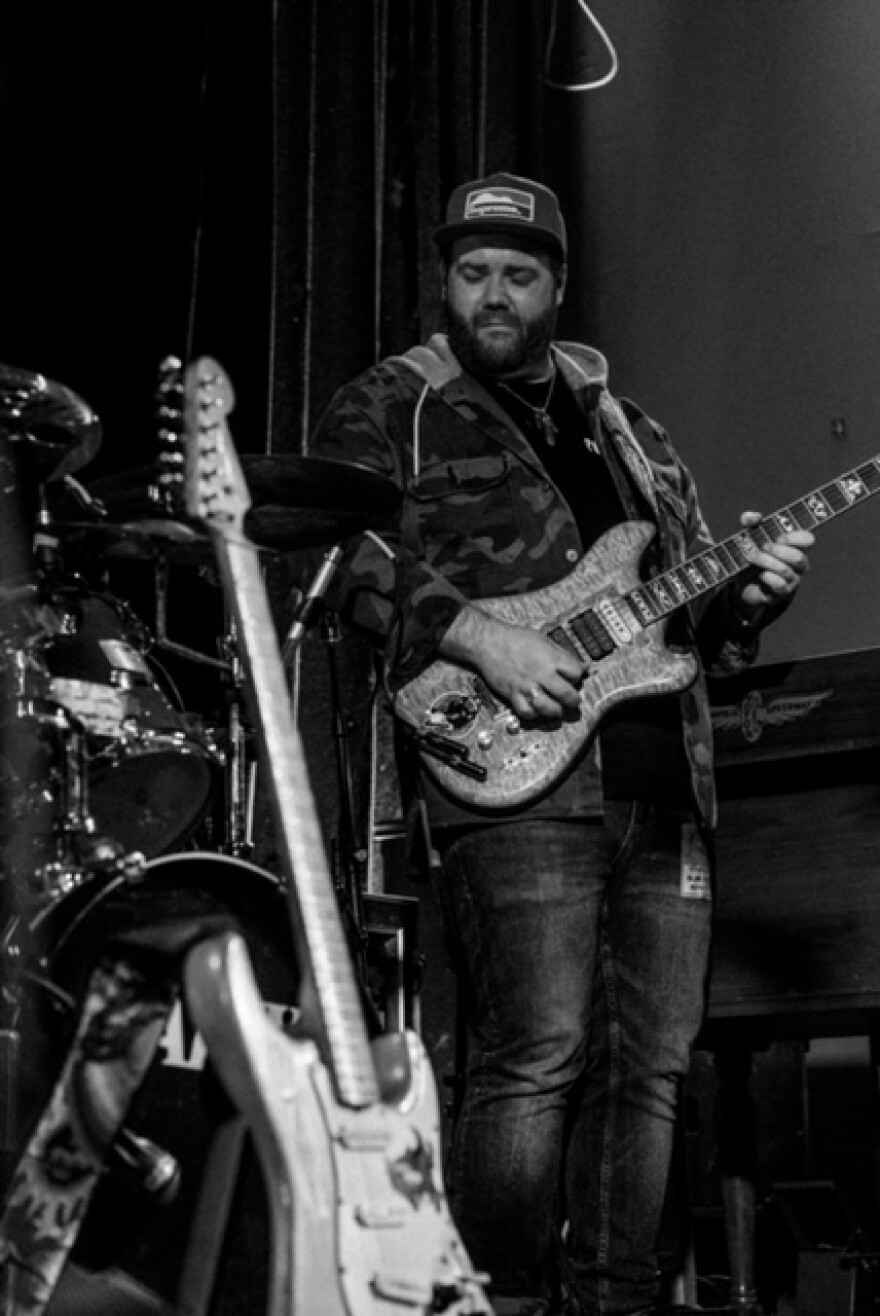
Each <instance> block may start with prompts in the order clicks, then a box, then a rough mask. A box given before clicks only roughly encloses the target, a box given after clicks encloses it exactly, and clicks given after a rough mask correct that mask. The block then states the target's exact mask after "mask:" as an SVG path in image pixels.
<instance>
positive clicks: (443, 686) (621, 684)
mask: <svg viewBox="0 0 880 1316" xmlns="http://www.w3.org/2000/svg"><path fill="white" fill-rule="evenodd" d="M653 535H654V528H653V526H651V525H650V524H649V523H648V522H645V521H629V522H624V523H623V524H621V525H618V526H614V527H613V528H612V529H611V530H609V531H608V532H607V533H606V534H605V535H603V536H602V537H601V539H599V540H597V542H596V543H595V545H594V546H593V547H592V549H591V550H590V551H589V553H587V554H585V556H584V557H583V558H582V559H581V561H580V562H579V563H578V564H577V566H576V567H575V569H574V571H572V572H571V574H570V575H568V576H565V577H564V578H563V579H562V580H560V581H557V582H556V583H555V584H553V585H549V586H547V587H546V588H544V589H540V590H534V591H532V592H531V593H528V594H518V595H509V596H506V597H500V598H491V599H480V600H479V601H478V602H477V606H479V607H480V608H482V609H483V610H484V611H485V612H488V613H490V614H491V615H492V616H493V617H498V618H500V619H501V620H502V621H507V622H512V623H514V624H516V625H519V626H531V627H533V628H534V629H535V630H540V631H544V632H548V633H549V632H552V631H553V629H554V628H556V627H559V626H561V625H562V626H564V625H565V623H567V622H569V621H570V620H571V619H572V618H574V617H576V616H578V615H581V614H583V613H584V612H585V611H587V610H589V609H601V608H602V605H603V604H604V603H605V602H607V601H617V600H619V599H621V598H622V596H623V595H624V594H627V593H629V592H630V591H632V590H634V589H635V588H636V587H637V586H638V585H639V584H640V580H639V572H638V568H639V563H640V561H641V558H642V555H643V553H644V551H645V548H646V547H647V545H648V544H649V543H650V541H651V539H652V538H653ZM665 634H666V627H665V625H663V624H657V625H654V626H646V627H640V628H638V629H636V630H634V631H633V632H632V633H631V635H630V637H629V638H628V640H627V641H626V642H623V643H619V644H617V645H616V646H615V647H614V648H613V650H612V652H611V653H609V654H608V655H607V656H606V657H604V658H600V659H598V660H590V661H589V669H588V675H587V678H586V680H585V681H584V683H583V686H582V687H581V707H580V710H579V713H578V715H577V716H576V717H573V718H570V719H566V720H563V721H561V722H542V721H536V722H522V723H521V722H520V721H519V719H518V718H517V717H516V715H515V714H514V713H513V712H512V710H511V709H509V708H507V707H506V706H505V705H503V704H501V703H500V701H498V700H496V699H495V698H494V696H493V695H492V694H491V693H490V692H489V690H488V689H487V687H486V686H485V684H484V683H483V681H482V680H481V679H480V678H479V677H478V676H477V675H476V674H475V673H474V672H472V671H469V670H466V669H465V668H463V667H459V666H457V665H456V664H454V663H450V662H446V661H445V660H443V659H440V660H438V661H437V662H434V663H432V664H431V665H430V666H429V667H427V668H426V669H425V671H424V672H421V673H420V674H419V675H418V676H417V677H415V678H414V679H413V680H412V681H410V682H408V684H407V685H405V686H404V687H403V688H402V689H401V690H400V691H398V693H397V695H396V697H395V701H394V709H395V712H396V713H397V714H398V715H399V716H400V717H402V718H403V720H404V721H405V722H407V723H409V724H410V725H411V726H412V727H414V728H415V729H416V731H418V732H420V733H430V732H433V733H436V734H439V735H440V736H442V737H444V738H447V739H449V740H451V741H455V742H456V743H457V744H459V745H461V746H463V747H464V748H466V750H467V756H468V761H469V762H470V763H472V764H476V765H479V766H482V767H484V768H485V769H486V776H485V780H483V781H480V780H476V779H474V778H472V777H470V776H466V775H464V774H463V773H461V772H460V771H459V770H457V769H456V768H455V767H454V766H452V764H449V763H446V762H444V761H441V760H439V759H436V758H434V757H433V756H431V755H429V754H427V753H426V754H424V755H423V762H424V765H425V767H426V769H427V770H428V771H429V772H430V773H431V774H432V775H433V776H434V777H435V778H436V779H437V781H438V782H439V783H440V785H441V786H442V787H443V788H444V789H445V790H447V791H448V792H449V794H450V795H453V796H454V797H455V798H456V799H459V800H462V801H463V802H465V803H467V804H470V805H473V806H475V807H477V808H483V809H510V808H515V807H517V806H519V805H522V804H526V803H528V802H530V801H532V800H534V799H536V798H538V797H539V796H540V795H542V794H544V793H545V792H546V791H548V790H549V789H550V788H551V787H552V786H553V785H554V784H555V783H556V782H557V781H558V780H559V779H560V778H561V777H562V776H563V775H564V774H565V773H566V771H567V770H568V769H569V768H570V767H572V765H573V764H574V763H575V762H576V761H577V759H578V758H579V757H580V756H581V754H582V753H583V752H584V751H585V749H586V748H587V746H588V745H589V743H590V741H591V740H592V738H593V736H594V734H595V732H596V730H597V728H598V726H599V723H600V721H601V719H602V718H603V716H604V715H605V714H606V713H608V712H609V711H610V710H611V709H612V708H614V707H616V706H617V705H618V704H622V703H624V702H625V701H627V700H630V699H635V698H638V697H640V696H642V697H644V696H648V695H661V694H674V693H678V692H680V691H682V690H685V689H687V687H688V686H689V685H692V684H693V682H694V680H695V679H696V676H697V663H696V659H695V658H694V656H693V655H692V654H689V653H684V652H676V651H675V650H671V649H669V648H667V646H666V642H665Z"/></svg>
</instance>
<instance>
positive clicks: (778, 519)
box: [551, 457, 880, 660]
mask: <svg viewBox="0 0 880 1316" xmlns="http://www.w3.org/2000/svg"><path fill="white" fill-rule="evenodd" d="M876 493H880V458H878V457H872V458H870V459H869V460H868V461H866V462H863V463H862V465H860V466H856V467H854V468H853V470H851V471H846V472H845V473H844V474H843V475H839V476H838V477H837V478H836V479H834V480H830V481H829V482H828V484H823V485H821V486H820V487H819V488H818V489H814V490H813V491H812V493H808V494H806V495H805V496H804V497H803V498H798V499H797V500H796V501H795V502H793V503H789V505H788V506H787V507H781V508H779V509H778V511H776V512H771V513H770V515H769V516H765V517H764V518H763V519H762V520H761V521H759V522H758V524H757V525H756V526H753V527H751V528H750V529H748V530H746V529H742V530H738V531H737V532H736V533H735V534H733V535H731V536H730V537H729V538H728V539H724V540H722V541H721V543H718V544H714V545H713V546H712V547H711V548H707V549H704V550H703V552H702V553H698V554H697V556H696V557H693V558H690V559H689V560H688V561H687V562H682V563H681V565H680V566H677V567H670V568H669V570H668V571H664V572H662V573H661V574H660V575H659V576H655V577H654V578H653V579H652V580H648V581H644V582H643V583H642V584H641V585H638V586H637V587H636V588H635V589H634V590H630V592H629V593H628V594H626V595H625V596H624V597H623V598H621V599H617V600H613V601H609V602H608V603H606V604H602V605H599V606H597V607H594V608H588V609H586V610H585V611H584V612H582V613H579V614H578V615H577V616H575V617H572V618H571V619H570V620H569V621H568V622H567V623H566V625H565V626H564V627H558V628H556V629H555V630H554V631H553V632H551V635H552V637H553V639H555V640H556V641H557V642H558V643H562V644H566V643H568V644H569V645H570V644H571V636H572V635H573V636H574V638H575V640H576V642H577V645H576V647H577V646H580V648H582V649H583V650H585V651H586V653H587V655H588V656H589V657H590V658H592V659H594V660H598V659H600V658H603V657H604V656H605V655H606V654H608V653H610V652H611V651H612V650H613V649H614V648H615V647H617V645H619V644H621V643H627V642H628V641H629V640H631V639H632V636H633V632H634V631H635V630H638V629H639V628H643V627H645V626H651V625H653V624H654V623H655V622H658V621H662V620H663V618H665V617H668V616H669V615H670V614H671V613H673V612H675V611H676V610H677V609H678V608H681V607H683V606H684V605H685V604H687V603H692V602H693V601H694V600H695V599H698V598H700V596H701V595H703V594H706V593H708V592H709V591H710V590H712V589H715V588H717V587H718V586H719V585H723V584H725V583H726V582H727V581H728V580H731V579H732V578H733V577H734V576H736V575H739V573H740V572H741V571H745V570H746V568H747V567H749V566H750V564H751V562H752V560H753V558H754V555H755V552H756V551H758V550H760V549H762V548H765V547H766V546H767V545H768V544H773V543H776V542H777V541H778V540H779V539H781V538H782V536H783V535H785V534H788V533H790V532H791V531H793V530H815V529H816V527H817V526H820V525H824V523H825V522H826V521H832V520H833V519H834V518H835V517H837V516H840V515H841V514H842V513H843V512H848V511H849V510H850V508H852V507H855V506H856V505H857V504H858V503H862V502H865V501H866V500H867V499H868V498H872V497H873V496H874V494H876ZM566 632H568V633H569V634H566Z"/></svg>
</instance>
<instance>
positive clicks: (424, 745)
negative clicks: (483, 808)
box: [418, 731, 489, 781]
mask: <svg viewBox="0 0 880 1316" xmlns="http://www.w3.org/2000/svg"><path fill="white" fill-rule="evenodd" d="M418 741H419V748H420V749H421V750H422V751H423V752H424V753H425V754H430V756H431V757H432V758H435V759H439V760H440V762H441V763H445V764H446V766H447V767H448V768H452V769H453V771H454V772H460V773H461V774H462V775H463V776H465V777H472V778H473V780H474V781H485V780H486V777H487V776H488V775H489V774H488V769H487V768H484V767H483V766H482V764H480V763H472V762H471V760H470V750H469V749H468V747H467V745H460V744H459V743H458V741H457V740H450V739H449V738H448V737H447V736H440V735H438V734H437V732H436V731H423V732H420V733H419V735H418Z"/></svg>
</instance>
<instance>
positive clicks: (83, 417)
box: [0, 363, 102, 484]
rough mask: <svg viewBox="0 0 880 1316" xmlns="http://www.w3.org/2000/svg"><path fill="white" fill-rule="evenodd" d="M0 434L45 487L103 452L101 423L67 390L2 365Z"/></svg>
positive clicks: (0, 365) (24, 371)
mask: <svg viewBox="0 0 880 1316" xmlns="http://www.w3.org/2000/svg"><path fill="white" fill-rule="evenodd" d="M0 430H2V431H3V433H4V434H6V435H7V437H8V439H9V440H10V442H11V443H12V444H13V445H14V448H15V451H16V454H17V455H18V456H19V457H20V459H21V462H22V465H23V468H24V471H25V473H26V474H27V475H28V476H30V477H31V478H32V479H34V480H35V481H36V482H37V483H40V484H44V483H49V482H50V481H54V480H60V479H62V478H63V477H64V476H65V475H72V474H73V472H74V471H79V470H81V469H82V468H83V466H85V465H86V464H87V463H88V462H90V461H91V460H92V458H93V457H94V456H95V453H96V452H97V451H98V449H99V448H100V446H101V437H102V430H101V422H100V421H99V420H98V417H97V416H96V415H95V413H94V411H93V410H92V409H91V407H90V406H89V405H88V404H87V403H86V402H84V401H83V400H82V398H80V397H78V396H77V395H76V393H74V392H73V390H72V389H69V388H67V387H65V385H64V384H59V383H56V381H55V380H53V379H47V378H46V376H45V375H40V374H38V373H37V372H36V371H34V370H22V369H21V368H20V367H18V366H10V365H5V364H3V363H0Z"/></svg>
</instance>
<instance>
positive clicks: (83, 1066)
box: [0, 917, 229, 1316]
mask: <svg viewBox="0 0 880 1316" xmlns="http://www.w3.org/2000/svg"><path fill="white" fill-rule="evenodd" d="M228 925H229V924H228V920H226V919H224V918H222V917H209V918H205V919H201V920H189V921H185V920H181V921H179V922H177V923H173V924H172V923H169V924H167V925H159V926H156V927H152V928H150V929H145V930H144V931H143V932H135V933H132V934H130V935H127V936H126V937H124V938H119V939H118V940H116V941H113V942H109V943H108V944H107V945H106V946H105V947H104V949H103V951H102V952H101V954H100V955H99V957H98V959H97V961H96V963H95V965H94V967H93V968H92V971H91V973H90V976H89V979H88V983H87V986H86V989H85V993H84V997H83V1001H82V1005H81V1008H80V1012H79V1017H78V1021H77V1025H76V1031H75V1035H74V1038H73V1041H72V1043H71V1045H70V1047H69V1050H68V1053H67V1056H66V1058H65V1061H64V1064H63V1067H62V1069H61V1073H60V1076H59V1077H58V1079H57V1081H56V1083H55V1086H54V1088H53V1090H52V1093H51V1095H50V1097H49V1100H48V1103H47V1105H46V1107H45V1109H44V1110H43V1112H42V1115H41V1116H40V1118H39V1119H38V1121H37V1124H36V1128H35V1129H34V1131H33V1133H32V1135H31V1137H30V1139H29V1141H28V1143H27V1146H26V1148H25V1150H24V1152H23V1153H22V1156H21V1159H20V1160H19V1162H18V1165H17V1166H16V1169H15V1172H14V1174H13V1177H12V1181H11V1184H10V1187H9V1191H8V1193H7V1196H6V1200H5V1202H4V1204H3V1212H2V1216H0V1294H2V1304H0V1305H2V1310H3V1313H4V1316H42V1313H43V1312H44V1311H45V1308H46V1305H47V1304H48V1302H49V1300H50V1299H51V1297H52V1295H53V1293H54V1292H55V1289H56V1286H57V1285H58V1282H59V1280H60V1278H61V1275H62V1272H63V1270H64V1268H65V1265H66V1264H67V1262H68V1260H69V1257H70V1254H71V1251H72V1249H73V1246H74V1243H75V1242H76V1238H77V1235H78V1233H79V1228H80V1225H81V1224H82V1221H83V1219H84V1217H85V1214H86V1211H87V1209H88V1206H89V1202H90V1200H91V1197H92V1194H93V1192H94V1189H95V1187H96V1185H97V1182H98V1179H99V1176H100V1175H101V1173H102V1171H103V1168H104V1164H105V1162H106V1159H107V1155H108V1153H109V1151H110V1148H111V1146H112V1144H113V1142H114V1140H115V1138H116V1137H117V1135H118V1133H119V1132H120V1129H121V1127H122V1124H123V1121H124V1119H125V1116H126V1114H127V1112H128V1110H129V1107H130V1106H131V1103H132V1100H133V1099H134V1097H135V1094H136V1093H137V1091H138V1089H139V1088H140V1086H141V1084H142V1082H143V1080H144V1078H145V1076H146V1074H147V1071H148V1069H149V1067H150V1065H151V1063H152V1061H153V1059H154V1056H155V1054H156V1050H157V1047H158V1044H159V1041H160V1039H161V1037H162V1033H163V1031H164V1028H165V1024H166V1021H167V1019H168V1015H169V1013H170V1011H171V1009H172V1007H173V1005H174V1003H175V1001H176V999H177V996H178V992H179V983H180V978H181V973H182V966H183V961H184V958H185V956H186V954H187V952H188V950H189V949H190V948H191V947H192V946H193V945H194V944H195V943H196V942H197V941H199V940H201V939H202V938H203V937H206V936H212V935H215V934H216V933H217V931H218V929H219V928H221V927H228Z"/></svg>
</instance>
